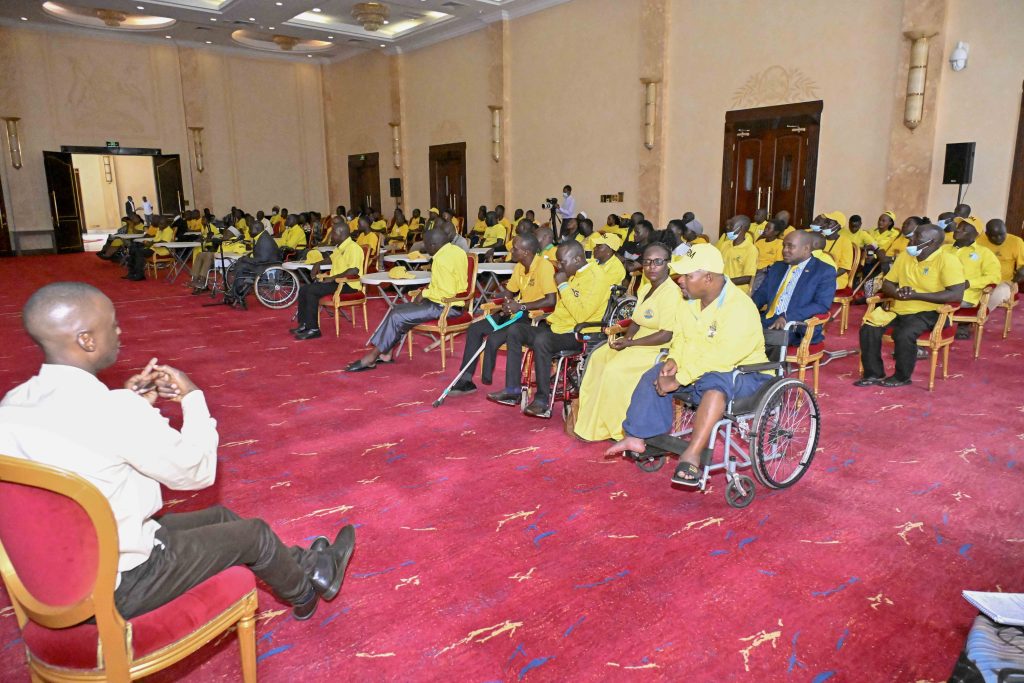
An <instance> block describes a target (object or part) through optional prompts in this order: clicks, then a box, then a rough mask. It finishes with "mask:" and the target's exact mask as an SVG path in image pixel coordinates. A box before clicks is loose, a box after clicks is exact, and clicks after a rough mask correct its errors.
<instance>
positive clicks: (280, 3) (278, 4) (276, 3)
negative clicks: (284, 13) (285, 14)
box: [274, 2, 284, 7]
mask: <svg viewBox="0 0 1024 683" xmlns="http://www.w3.org/2000/svg"><path fill="white" fill-rule="evenodd" d="M274 4H275V5H277V6H278V7H280V6H281V5H283V4H284V3H283V2H275V3H274Z"/></svg>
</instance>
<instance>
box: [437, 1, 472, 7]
mask: <svg viewBox="0 0 1024 683" xmlns="http://www.w3.org/2000/svg"><path fill="white" fill-rule="evenodd" d="M465 6H466V5H464V4H463V3H461V2H452V1H451V0H449V1H448V2H443V3H441V7H447V8H448V9H455V8H456V7H465Z"/></svg>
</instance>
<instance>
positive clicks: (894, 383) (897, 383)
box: [879, 375, 911, 389]
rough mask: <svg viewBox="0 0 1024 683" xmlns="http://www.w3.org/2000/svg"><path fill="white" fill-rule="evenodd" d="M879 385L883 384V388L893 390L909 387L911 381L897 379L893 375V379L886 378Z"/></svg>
mask: <svg viewBox="0 0 1024 683" xmlns="http://www.w3.org/2000/svg"><path fill="white" fill-rule="evenodd" d="M879 384H881V385H882V386H883V387H888V388H890V389H892V388H893V387H905V386H908V385H909V384H911V381H910V380H909V379H896V376H895V375H893V376H892V377H886V378H885V379H883V380H882V381H881V382H879Z"/></svg>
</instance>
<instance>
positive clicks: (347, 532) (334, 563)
mask: <svg viewBox="0 0 1024 683" xmlns="http://www.w3.org/2000/svg"><path fill="white" fill-rule="evenodd" d="M317 541H319V539H317ZM317 541H314V543H317ZM355 547H356V530H355V527H353V526H352V525H351V524H348V525H346V526H344V527H342V529H341V531H339V532H338V535H337V537H335V539H334V543H332V544H331V545H330V546H328V547H327V549H326V550H324V551H321V552H320V555H319V556H318V557H317V558H316V565H315V566H314V568H313V571H312V572H311V573H310V575H309V581H310V583H312V584H313V588H315V589H316V592H317V593H319V594H320V595H321V596H323V599H324V600H331V599H333V598H334V596H336V595H337V594H338V591H340V590H341V584H342V582H343V581H344V580H345V569H346V568H347V567H348V561H349V560H350V559H351V558H352V551H353V550H355Z"/></svg>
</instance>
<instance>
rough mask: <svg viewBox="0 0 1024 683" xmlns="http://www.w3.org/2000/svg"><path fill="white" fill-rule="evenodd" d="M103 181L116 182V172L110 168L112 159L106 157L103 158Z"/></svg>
mask: <svg viewBox="0 0 1024 683" xmlns="http://www.w3.org/2000/svg"><path fill="white" fill-rule="evenodd" d="M103 179H104V180H106V181H107V183H113V182H114V171H113V169H111V168H110V157H109V156H106V155H104V156H103Z"/></svg>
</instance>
